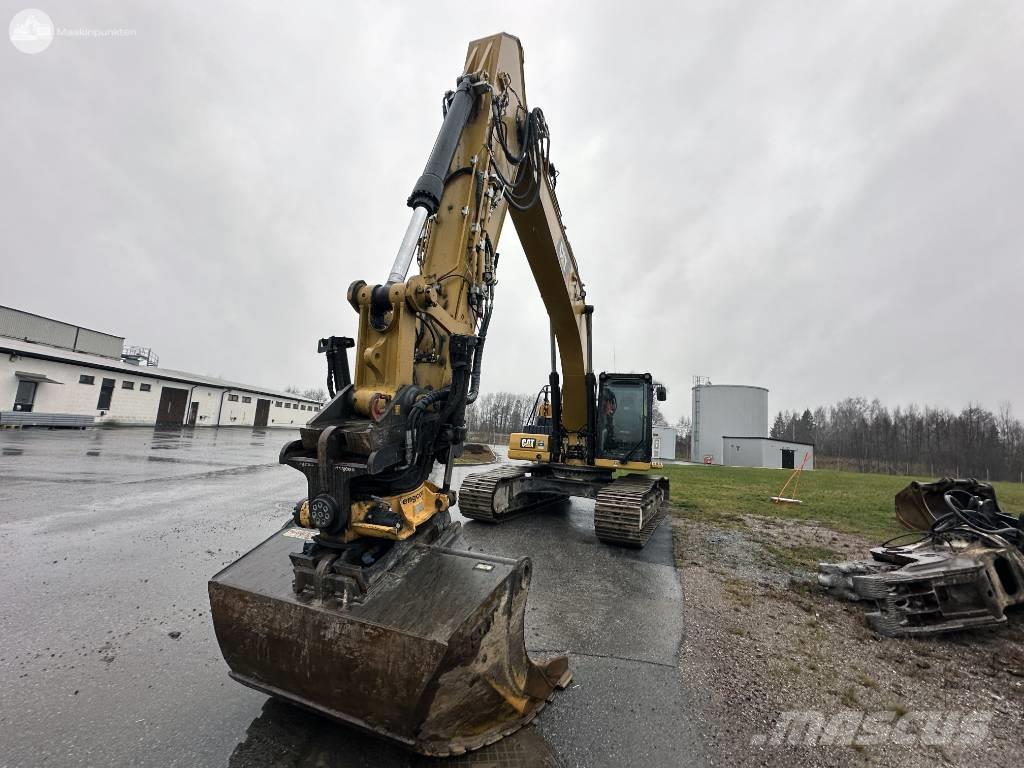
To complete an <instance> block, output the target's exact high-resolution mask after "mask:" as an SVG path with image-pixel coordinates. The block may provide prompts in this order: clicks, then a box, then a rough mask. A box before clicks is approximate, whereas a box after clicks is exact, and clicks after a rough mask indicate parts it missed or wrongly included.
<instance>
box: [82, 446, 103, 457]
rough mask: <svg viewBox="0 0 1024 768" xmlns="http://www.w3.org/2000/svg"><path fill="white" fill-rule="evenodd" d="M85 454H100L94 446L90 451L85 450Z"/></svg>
mask: <svg viewBox="0 0 1024 768" xmlns="http://www.w3.org/2000/svg"><path fill="white" fill-rule="evenodd" d="M85 455H86V456H99V455H100V452H99V451H98V450H96V449H95V448H94V449H93V450H91V451H86V452H85Z"/></svg>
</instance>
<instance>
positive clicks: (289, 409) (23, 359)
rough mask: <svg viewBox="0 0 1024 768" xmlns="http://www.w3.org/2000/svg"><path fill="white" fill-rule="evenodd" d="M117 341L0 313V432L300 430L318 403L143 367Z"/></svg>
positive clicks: (139, 357) (143, 354)
mask: <svg viewBox="0 0 1024 768" xmlns="http://www.w3.org/2000/svg"><path fill="white" fill-rule="evenodd" d="M147 353H148V350H138V349H137V348H131V349H127V348H125V346H124V338H123V337H120V336H114V335H112V334H107V333H100V332H98V331H93V330H90V329H88V328H82V327H80V326H75V325H71V324H68V323H63V322H60V321H59V320H52V319H50V318H45V317H40V316H38V315H33V314H31V313H28V312H22V311H20V310H16V309H11V308H9V307H0V426H78V427H85V426H90V425H93V424H102V423H107V424H125V425H129V424H135V425H191V426H200V427H206V426H257V427H262V426H267V427H296V426H299V425H302V424H305V423H306V422H307V421H309V419H310V418H311V417H312V415H313V413H314V412H315V411H318V410H320V403H319V402H317V401H315V400H311V399H309V398H305V397H301V396H299V395H294V394H289V393H287V392H281V391H278V390H274V389H268V388H265V387H259V386H253V385H251V384H241V383H237V382H232V381H225V380H223V379H218V378H214V377H210V376H201V375H198V374H194V373H186V372H184V371H175V370H170V369H167V368H160V367H158V366H155V365H147V364H143V363H144V361H146V362H153V361H155V357H154V356H153V355H151V354H147Z"/></svg>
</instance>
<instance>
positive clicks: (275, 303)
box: [0, 0, 1024, 421]
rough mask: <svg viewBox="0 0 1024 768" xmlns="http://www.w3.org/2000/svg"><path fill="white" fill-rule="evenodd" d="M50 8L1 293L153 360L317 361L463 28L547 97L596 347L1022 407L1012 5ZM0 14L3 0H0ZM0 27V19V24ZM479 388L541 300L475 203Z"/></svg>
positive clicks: (2, 215) (801, 381) (34, 61)
mask: <svg viewBox="0 0 1024 768" xmlns="http://www.w3.org/2000/svg"><path fill="white" fill-rule="evenodd" d="M588 5H590V7H589V8H588V9H587V10H581V8H582V7H583V5H582V4H580V6H579V7H576V6H575V4H573V3H568V2H564V3H555V2H551V1H550V0H547V1H546V2H542V3H536V4H535V3H530V2H523V0H517V2H515V3H494V2H489V3H467V2H459V3H450V4H446V3H443V2H436V0H435V1H432V2H429V3H415V4H414V3H406V4H388V3H382V2H359V3H346V2H336V1H335V2H323V3H300V4H282V3H280V2H263V3H259V2H245V3H242V2H237V3H234V2H230V3H229V2H202V3H199V2H189V3H186V2H180V3H171V2H128V1H127V0H125V1H123V2H88V3H86V2H81V1H80V0H74V1H73V2H55V1H54V0H38V2H37V3H36V4H35V7H38V8H40V9H41V10H43V11H46V12H47V13H48V14H49V15H50V17H51V18H52V19H53V22H54V24H55V25H56V26H57V27H58V28H89V29H100V30H102V29H109V28H115V27H118V28H125V29H130V30H134V34H133V35H131V36H126V37H120V38H110V37H98V38H97V37H92V38H69V37H60V36H59V37H58V38H57V39H56V40H55V41H54V42H53V44H52V45H51V46H50V48H49V49H47V50H46V51H44V52H42V53H39V54H35V55H27V54H24V53H21V52H19V51H17V50H15V48H14V47H13V45H10V44H9V43H7V42H6V41H5V43H4V45H2V46H0V49H2V50H0V96H2V102H0V103H2V107H0V143H2V147H3V158H4V160H3V166H4V172H3V174H2V177H0V231H2V232H3V246H2V254H3V255H2V262H3V264H2V266H3V269H2V273H0V304H6V305H10V306H14V307H18V308H21V309H25V310H28V311H31V312H36V313H38V314H43V315H49V316H53V317H56V318H59V319H62V320H66V321H69V322H73V323H78V324H81V325H85V326H88V327H92V328H96V329H97V330H103V331H108V332H112V333H116V334H118V335H123V336H126V337H127V340H128V341H129V343H135V344H142V345H150V346H152V347H154V348H155V349H156V351H157V352H158V354H159V355H160V359H161V363H162V364H163V365H166V366H168V367H173V368H178V369H184V370H190V371H195V372H199V373H204V374H212V375H221V376H224V377H226V378H231V379H235V380H241V381H245V382H251V383H254V384H261V385H264V386H268V387H270V386H272V387H283V386H285V385H287V384H297V385H299V386H301V387H303V388H305V387H310V386H318V385H320V384H322V381H323V372H322V371H323V365H324V363H323V359H322V357H320V356H318V355H316V353H315V349H316V340H317V338H319V337H320V336H323V335H328V334H335V335H352V336H354V335H355V333H356V315H355V313H354V312H353V311H352V310H351V308H350V307H349V306H348V305H347V303H346V302H345V300H344V296H345V289H346V287H347V286H348V284H349V283H350V282H351V281H353V280H355V279H363V280H366V281H367V282H379V281H383V280H384V279H385V278H386V276H387V272H388V269H389V267H390V264H391V260H392V259H393V257H394V253H395V250H396V249H397V247H398V244H399V242H400V240H401V237H402V234H403V232H404V228H405V224H406V222H407V220H408V216H409V211H408V209H407V208H406V207H405V198H406V196H407V195H408V193H409V190H410V188H411V185H412V183H413V181H414V180H415V179H416V178H417V176H418V175H419V173H420V171H421V169H422V166H423V162H424V160H425V159H426V156H427V153H428V151H429V149H430V146H431V144H432V142H433V139H434V136H435V135H436V132H437V129H438V127H439V125H440V119H441V116H440V107H439V105H440V99H441V95H442V93H443V92H444V91H445V90H447V89H448V88H451V87H452V86H453V84H454V78H455V77H456V76H457V75H458V74H459V72H460V69H461V65H462V62H463V59H464V56H465V50H466V46H467V43H468V42H469V41H470V40H471V39H474V38H476V37H481V36H484V35H488V34H492V33H494V32H498V31H507V32H510V33H512V34H515V35H518V36H519V37H520V38H521V40H522V42H523V47H524V49H525V56H526V82H527V90H528V99H529V101H530V102H531V106H540V107H542V108H543V109H544V111H545V114H546V116H547V119H548V122H549V123H550V126H551V130H552V150H551V152H552V159H553V161H554V162H555V164H556V165H557V166H558V169H559V170H560V172H561V176H560V177H559V186H558V193H559V202H560V203H561V206H562V209H563V212H564V214H565V220H566V223H567V225H568V228H569V235H570V238H571V241H572V243H573V248H574V251H575V253H576V257H577V259H578V261H579V264H580V269H581V273H582V277H583V279H584V281H585V282H586V284H587V287H588V299H589V300H590V301H592V302H593V303H594V304H595V305H596V307H597V309H596V314H595V347H594V349H595V357H596V359H595V366H596V367H597V368H598V369H599V370H600V369H604V370H615V369H618V370H636V371H645V370H650V371H651V372H652V373H654V374H655V376H656V377H657V378H658V379H660V380H661V381H663V382H665V383H666V384H667V385H668V387H669V391H670V392H669V395H670V397H669V402H668V403H666V406H667V407H666V408H665V410H666V413H667V414H668V415H669V417H670V418H671V419H672V420H673V421H674V420H675V419H676V418H677V417H678V416H679V415H681V414H683V413H688V412H689V409H690V396H689V391H690V385H691V379H692V377H693V376H694V375H695V374H700V375H704V376H710V377H711V379H712V381H714V382H716V383H723V384H724V383H736V384H756V385H761V386H766V387H768V388H769V389H770V390H771V394H770V401H769V406H770V408H771V409H772V411H775V410H777V409H780V408H795V407H801V408H802V407H804V406H805V405H809V406H812V407H813V406H814V405H816V404H820V403H828V402H831V401H833V400H835V399H837V398H841V397H844V396H847V395H863V396H865V397H868V398H872V397H878V398H881V399H882V400H883V401H884V402H886V403H889V404H891V405H895V404H897V403H908V402H912V401H914V402H919V403H930V404H935V405H944V406H949V407H952V408H956V409H959V408H960V407H961V406H963V405H964V404H966V403H967V402H968V401H978V402H980V403H982V404H983V405H986V406H988V407H991V408H995V407H996V406H997V404H998V403H999V402H1000V401H1002V400H1010V401H1012V402H1013V403H1014V405H1015V408H1016V411H1017V414H1018V416H1021V415H1024V392H1022V387H1021V379H1022V376H1021V374H1022V372H1024V360H1022V355H1021V351H1022V350H1021V325H1022V323H1021V318H1022V310H1021V301H1020V297H1021V293H1022V289H1024V260H1022V256H1024V254H1022V250H1024V249H1022V245H1024V213H1022V201H1024V99H1022V98H1021V95H1022V88H1024V3H1022V2H1014V0H1007V1H1006V2H995V1H989V0H985V1H982V0H965V1H964V2H943V1H941V0H918V1H904V2H891V1H890V0H872V1H870V2H868V1H861V2H839V1H837V0H830V1H829V2H811V1H810V0H794V1H793V2H763V1H760V0H759V1H757V2H755V1H754V0H748V1H747V2H722V1H721V0H714V1H713V2H712V1H710V0H709V1H708V2H663V3H643V2H637V1H636V0H632V1H631V2H628V3H621V2H616V3H611V2H609V3H601V4H588ZM0 7H2V8H3V9H4V11H5V13H4V18H5V19H6V20H8V21H9V20H10V19H11V17H12V16H13V15H14V13H15V12H17V11H19V10H21V9H22V8H24V7H25V4H24V3H23V2H15V3H11V2H9V0H0ZM4 23H7V22H6V21H5V22H4ZM499 251H500V252H501V253H502V256H503V258H502V260H501V270H500V273H499V277H500V284H499V286H498V292H497V306H496V309H495V314H494V319H493V321H492V324H491V337H490V340H489V344H488V351H489V354H488V355H487V358H486V364H485V370H484V379H483V387H484V390H485V391H496V390H512V391H519V392H527V391H534V390H536V389H537V388H538V387H539V386H540V385H541V384H542V383H543V382H544V381H545V380H546V375H547V354H548V353H547V320H546V316H545V314H544V309H543V305H542V304H541V302H540V299H539V297H538V295H537V292H536V289H535V287H534V286H533V284H532V278H531V276H530V273H529V270H528V267H527V265H526V263H525V260H524V257H523V255H522V250H521V248H520V247H519V243H518V241H517V239H516V236H515V231H514V229H513V228H512V227H511V226H509V227H507V228H506V229H505V237H504V238H503V240H502V241H501V244H500V246H499Z"/></svg>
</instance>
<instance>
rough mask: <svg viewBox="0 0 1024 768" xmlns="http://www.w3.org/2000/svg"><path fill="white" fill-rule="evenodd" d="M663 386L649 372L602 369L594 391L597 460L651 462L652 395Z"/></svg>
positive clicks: (660, 393) (657, 394)
mask: <svg viewBox="0 0 1024 768" xmlns="http://www.w3.org/2000/svg"><path fill="white" fill-rule="evenodd" d="M655 397H657V398H658V400H664V399H665V388H664V387H663V386H661V385H660V384H657V385H656V384H655V383H654V382H653V380H652V378H651V375H650V374H649V373H602V374H601V377H600V386H599V390H598V394H597V450H596V458H597V459H598V461H600V460H605V461H615V462H618V463H619V464H623V465H624V464H627V463H629V462H640V463H645V464H646V463H650V461H651V457H652V447H653V427H654V398H655Z"/></svg>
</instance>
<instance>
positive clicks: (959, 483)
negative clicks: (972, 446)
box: [896, 477, 1002, 531]
mask: <svg viewBox="0 0 1024 768" xmlns="http://www.w3.org/2000/svg"><path fill="white" fill-rule="evenodd" d="M947 493H952V494H954V495H955V494H962V495H967V496H976V497H978V498H979V499H981V500H982V501H987V500H991V501H992V504H993V511H995V512H1001V511H1002V510H1000V509H999V503H998V502H997V501H996V492H995V489H994V488H993V487H992V486H991V485H989V484H988V483H982V482H979V481H977V480H975V479H974V478H967V479H961V480H954V479H953V478H951V477H944V478H942V479H941V480H936V481H935V482H933V483H921V482H918V481H916V480H915V481H913V482H911V483H910V485H908V486H907V487H906V488H904V489H903V490H902V491H900V492H899V493H897V494H896V519H897V520H899V521H900V523H901V524H902V525H903V526H904V527H906V528H909V529H910V530H912V531H927V530H928V529H929V528H931V526H932V523H934V522H935V519H936V518H938V517H942V516H943V515H945V514H948V513H949V507H948V506H947V504H946V500H945V496H946V494H947Z"/></svg>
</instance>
